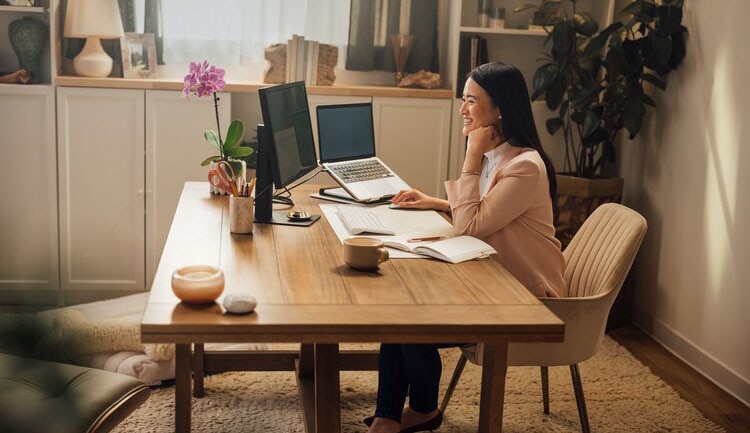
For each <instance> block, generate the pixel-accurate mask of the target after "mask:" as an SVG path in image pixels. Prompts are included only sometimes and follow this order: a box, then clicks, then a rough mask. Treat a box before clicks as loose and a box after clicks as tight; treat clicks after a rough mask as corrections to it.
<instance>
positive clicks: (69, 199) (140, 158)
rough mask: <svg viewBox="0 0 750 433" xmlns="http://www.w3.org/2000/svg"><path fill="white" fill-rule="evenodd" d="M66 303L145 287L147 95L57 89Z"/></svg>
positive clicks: (122, 91) (61, 221) (113, 91)
mask: <svg viewBox="0 0 750 433" xmlns="http://www.w3.org/2000/svg"><path fill="white" fill-rule="evenodd" d="M57 115H58V147H59V156H58V168H59V176H60V180H59V184H60V259H61V267H62V272H61V277H62V288H63V291H64V294H65V298H66V303H68V304H70V303H77V302H80V301H84V300H90V299H96V298H104V297H114V296H118V295H120V294H126V293H132V292H136V291H143V290H145V289H146V284H145V276H146V270H145V262H146V257H145V245H144V238H145V197H144V188H145V170H144V134H145V127H144V92H143V91H142V90H113V89H83V88H64V87H61V88H58V90H57Z"/></svg>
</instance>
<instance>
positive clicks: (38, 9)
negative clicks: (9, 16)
mask: <svg viewBox="0 0 750 433" xmlns="http://www.w3.org/2000/svg"><path fill="white" fill-rule="evenodd" d="M2 12H19V13H24V14H43V13H47V10H46V9H45V8H44V7H42V6H0V13H2Z"/></svg>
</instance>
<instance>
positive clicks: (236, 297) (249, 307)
mask: <svg viewBox="0 0 750 433" xmlns="http://www.w3.org/2000/svg"><path fill="white" fill-rule="evenodd" d="M222 304H223V305H224V308H226V309H227V311H228V312H230V313H235V314H247V313H252V312H253V310H254V309H255V306H256V305H258V301H256V300H255V297H253V296H250V295H242V294H237V293H229V294H228V295H226V296H225V297H224V302H223V303H222Z"/></svg>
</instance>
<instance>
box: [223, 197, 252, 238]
mask: <svg viewBox="0 0 750 433" xmlns="http://www.w3.org/2000/svg"><path fill="white" fill-rule="evenodd" d="M229 231H230V232H232V233H237V234H248V233H252V232H253V198H252V197H235V196H230V197H229Z"/></svg>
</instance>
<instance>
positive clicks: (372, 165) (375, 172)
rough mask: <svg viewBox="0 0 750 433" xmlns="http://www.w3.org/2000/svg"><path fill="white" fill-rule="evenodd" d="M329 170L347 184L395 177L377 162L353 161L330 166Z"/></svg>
mask: <svg viewBox="0 0 750 433" xmlns="http://www.w3.org/2000/svg"><path fill="white" fill-rule="evenodd" d="M328 169H329V170H331V171H332V172H334V173H336V175H337V176H338V177H339V178H341V180H342V181H344V182H345V183H352V182H362V181H365V180H373V179H383V178H386V177H392V176H393V173H391V172H390V171H388V169H387V168H385V167H384V166H383V165H382V164H381V163H380V161H377V160H369V161H351V162H347V163H343V164H337V165H329V166H328Z"/></svg>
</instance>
